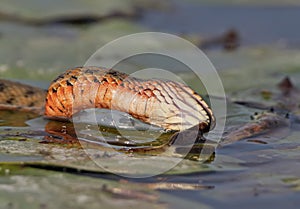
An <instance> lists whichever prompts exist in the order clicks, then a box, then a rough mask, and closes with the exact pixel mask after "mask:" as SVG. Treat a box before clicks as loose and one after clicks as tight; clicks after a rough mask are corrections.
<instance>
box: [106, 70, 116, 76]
mask: <svg viewBox="0 0 300 209" xmlns="http://www.w3.org/2000/svg"><path fill="white" fill-rule="evenodd" d="M107 74H109V75H112V76H118V72H117V71H113V70H110V71H108V72H107Z"/></svg>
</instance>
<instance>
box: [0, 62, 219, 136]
mask: <svg viewBox="0 0 300 209" xmlns="http://www.w3.org/2000/svg"><path fill="white" fill-rule="evenodd" d="M89 108H101V109H102V108H104V109H111V110H117V111H121V112H125V113H128V114H129V115H131V116H132V117H134V118H136V119H138V120H140V121H142V122H145V123H148V124H151V125H155V126H158V127H161V128H163V129H165V130H172V131H182V130H187V129H190V128H192V127H197V128H198V130H199V131H201V133H206V132H208V131H210V130H211V129H213V128H214V126H215V124H216V120H215V116H214V114H213V112H212V110H211V108H210V107H209V105H208V104H207V103H206V102H205V101H204V100H203V98H202V97H201V96H200V95H199V94H198V93H196V92H195V91H194V90H192V89H191V88H190V87H189V86H187V85H185V84H183V83H180V82H175V81H171V80H162V79H141V78H136V77H133V76H130V75H128V74H126V73H123V72H120V71H117V70H114V69H106V68H103V67H95V66H89V67H86V66H85V67H75V68H71V69H68V70H67V71H65V72H64V73H62V74H61V75H59V76H58V77H57V78H56V79H54V80H53V81H52V83H51V84H50V86H49V88H48V90H44V89H40V88H38V87H33V86H30V85H26V84H22V83H18V82H15V81H9V80H4V79H0V109H10V110H20V111H31V112H35V113H37V114H39V115H43V116H44V117H45V118H47V119H50V120H71V119H72V117H73V116H74V115H75V114H77V113H79V112H81V111H83V110H85V109H89Z"/></svg>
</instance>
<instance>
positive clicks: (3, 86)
mask: <svg viewBox="0 0 300 209" xmlns="http://www.w3.org/2000/svg"><path fill="white" fill-rule="evenodd" d="M5 88H6V85H5V84H4V83H0V92H1V91H4V89H5Z"/></svg>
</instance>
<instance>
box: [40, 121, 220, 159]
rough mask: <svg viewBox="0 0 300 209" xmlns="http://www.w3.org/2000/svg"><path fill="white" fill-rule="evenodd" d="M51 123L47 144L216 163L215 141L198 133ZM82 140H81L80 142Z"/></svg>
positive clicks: (48, 129)
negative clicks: (214, 161)
mask: <svg viewBox="0 0 300 209" xmlns="http://www.w3.org/2000/svg"><path fill="white" fill-rule="evenodd" d="M75 127H76V130H75V128H74V124H73V123H71V122H59V121H48V123H47V124H46V126H45V131H46V132H47V133H48V134H49V135H47V136H45V138H44V141H43V143H58V144H66V145H76V146H81V147H82V148H85V147H86V146H88V147H93V148H96V149H101V150H103V149H114V150H115V151H120V152H123V153H128V154H131V155H132V154H134V155H143V156H145V155H149V156H153V155H161V154H162V155H167V156H177V157H181V158H187V159H190V160H196V161H201V162H211V161H213V160H214V149H215V146H214V144H215V143H213V142H211V141H209V140H206V139H205V138H204V137H203V136H202V135H201V134H199V133H198V132H197V133H196V134H197V135H196V137H195V131H194V130H186V131H184V132H178V133H174V132H162V131H159V137H157V138H155V137H156V136H157V135H158V133H157V131H154V130H151V131H149V130H144V131H136V130H126V129H118V128H114V127H107V126H103V125H91V124H86V123H81V124H76V125H75ZM78 139H79V140H78Z"/></svg>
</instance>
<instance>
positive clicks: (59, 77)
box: [53, 75, 65, 82]
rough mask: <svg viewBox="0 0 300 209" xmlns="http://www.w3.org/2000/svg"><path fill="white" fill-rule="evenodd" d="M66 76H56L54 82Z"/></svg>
mask: <svg viewBox="0 0 300 209" xmlns="http://www.w3.org/2000/svg"><path fill="white" fill-rule="evenodd" d="M64 77H65V76H64V75H59V76H58V77H57V78H55V79H54V80H53V82H56V81H58V80H59V79H61V78H64Z"/></svg>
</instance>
